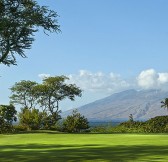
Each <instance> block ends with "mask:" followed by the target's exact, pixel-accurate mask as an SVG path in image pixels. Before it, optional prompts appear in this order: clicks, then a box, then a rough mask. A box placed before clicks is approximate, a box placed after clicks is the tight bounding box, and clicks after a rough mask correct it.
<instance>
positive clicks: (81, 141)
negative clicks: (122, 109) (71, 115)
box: [0, 132, 168, 162]
mask: <svg viewBox="0 0 168 162" xmlns="http://www.w3.org/2000/svg"><path fill="white" fill-rule="evenodd" d="M0 161H2V162H15V161H24V162H43V161H44V162H58V161H60V162H61V161H62V162H64V161H74V162H75V161H116V162H120V161H121V162H125V161H128V162H129V161H130V162H131V161H132V162H134V161H137V162H139V161H144V162H146V161H161V162H164V161H165V162H167V161H168V135H166V134H164V135H163V134H155V135H138V134H54V133H52V132H49V133H32V134H31V133H30V134H14V135H0Z"/></svg>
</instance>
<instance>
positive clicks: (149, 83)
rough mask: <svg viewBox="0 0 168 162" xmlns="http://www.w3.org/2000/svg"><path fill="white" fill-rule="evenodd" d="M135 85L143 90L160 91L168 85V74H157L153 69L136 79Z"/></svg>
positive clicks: (145, 71) (143, 72)
mask: <svg viewBox="0 0 168 162" xmlns="http://www.w3.org/2000/svg"><path fill="white" fill-rule="evenodd" d="M137 83H138V86H140V87H141V88H144V89H150V88H159V89H162V88H165V86H166V85H167V84H168V73H157V72H156V71H155V70H154V69H148V70H144V71H142V72H141V73H140V74H139V76H138V77H137Z"/></svg>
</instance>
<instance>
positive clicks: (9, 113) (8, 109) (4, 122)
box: [0, 105, 17, 133]
mask: <svg viewBox="0 0 168 162" xmlns="http://www.w3.org/2000/svg"><path fill="white" fill-rule="evenodd" d="M16 113H17V111H16V110H15V107H14V106H13V105H0V133H7V132H12V131H13V125H12V122H13V121H17V117H16Z"/></svg>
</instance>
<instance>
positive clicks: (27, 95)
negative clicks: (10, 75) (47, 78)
mask: <svg viewBox="0 0 168 162" xmlns="http://www.w3.org/2000/svg"><path fill="white" fill-rule="evenodd" d="M36 85H37V83H36V82H34V81H30V80H27V81H26V80H22V81H20V82H16V83H15V84H14V85H13V86H12V88H10V90H11V92H12V95H11V97H10V100H11V103H13V104H19V105H21V106H22V107H27V108H33V107H34V106H35V105H36V104H37V103H36V98H37V96H36V93H35V91H34V89H33V88H34V87H35V86H36Z"/></svg>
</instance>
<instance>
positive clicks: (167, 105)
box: [161, 98, 168, 110]
mask: <svg viewBox="0 0 168 162" xmlns="http://www.w3.org/2000/svg"><path fill="white" fill-rule="evenodd" d="M161 104H162V105H161V107H163V108H166V109H167V110H168V98H165V99H164V101H161Z"/></svg>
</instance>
